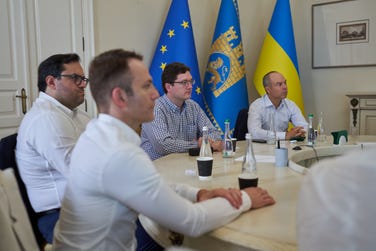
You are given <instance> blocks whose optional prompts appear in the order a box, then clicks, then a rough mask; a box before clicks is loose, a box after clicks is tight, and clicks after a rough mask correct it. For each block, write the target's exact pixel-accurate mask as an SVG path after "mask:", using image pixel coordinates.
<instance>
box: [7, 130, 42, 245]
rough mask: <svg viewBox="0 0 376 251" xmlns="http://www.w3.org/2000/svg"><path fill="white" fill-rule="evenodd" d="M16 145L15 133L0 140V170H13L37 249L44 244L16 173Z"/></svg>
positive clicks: (23, 187) (34, 215) (27, 198)
mask: <svg viewBox="0 0 376 251" xmlns="http://www.w3.org/2000/svg"><path fill="white" fill-rule="evenodd" d="M16 145H17V133H15V134H12V135H9V136H6V137H4V138H2V139H1V140H0V169H1V170H6V169H7V168H13V169H14V176H15V177H16V180H17V184H18V188H19V192H20V194H21V198H22V201H23V203H24V206H25V208H26V211H27V215H28V216H29V220H30V223H31V226H32V229H33V232H34V235H35V238H36V240H37V242H38V245H39V247H43V246H44V245H45V243H46V241H45V240H44V238H43V236H42V234H41V233H40V232H39V228H38V217H37V215H36V213H35V211H34V209H33V207H32V206H31V203H30V200H29V197H28V195H27V191H26V187H25V184H24V183H23V181H22V179H21V176H20V173H19V171H18V166H17V162H16V155H15V149H16Z"/></svg>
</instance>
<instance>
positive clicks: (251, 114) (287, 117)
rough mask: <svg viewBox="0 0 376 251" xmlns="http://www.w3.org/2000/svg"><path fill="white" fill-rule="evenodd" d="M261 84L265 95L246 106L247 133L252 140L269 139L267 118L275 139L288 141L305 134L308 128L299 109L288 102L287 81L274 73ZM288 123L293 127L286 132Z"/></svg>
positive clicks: (267, 76)
mask: <svg viewBox="0 0 376 251" xmlns="http://www.w3.org/2000/svg"><path fill="white" fill-rule="evenodd" d="M263 85H264V88H265V91H266V94H265V95H264V96H262V97H261V98H258V99H256V100H255V101H254V102H252V104H251V105H250V106H249V111H248V131H249V132H250V133H251V134H252V138H254V139H265V140H267V139H268V136H267V135H268V130H270V127H271V125H270V116H273V118H274V127H275V128H274V129H275V132H276V135H275V137H276V138H277V139H290V138H292V137H299V136H304V135H305V130H306V129H307V127H308V123H307V121H306V120H305V119H304V116H303V115H302V112H301V111H300V109H299V107H298V106H297V105H296V104H295V103H294V102H293V101H291V100H289V99H287V98H286V97H287V81H286V79H285V77H284V76H283V75H282V74H281V73H279V72H277V71H271V72H269V73H267V74H265V76H264V78H263ZM289 122H291V123H292V124H293V125H294V128H291V129H290V130H289V131H288V130H287V129H288V126H289Z"/></svg>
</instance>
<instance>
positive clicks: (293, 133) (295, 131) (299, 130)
mask: <svg viewBox="0 0 376 251" xmlns="http://www.w3.org/2000/svg"><path fill="white" fill-rule="evenodd" d="M305 133H306V132H305V131H304V127H303V126H297V127H294V128H291V130H290V131H288V132H286V136H285V138H286V139H291V138H292V137H304V136H305Z"/></svg>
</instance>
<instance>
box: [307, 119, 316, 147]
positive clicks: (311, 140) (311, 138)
mask: <svg viewBox="0 0 376 251" xmlns="http://www.w3.org/2000/svg"><path fill="white" fill-rule="evenodd" d="M314 143H315V129H313V114H312V113H311V114H309V115H308V138H307V144H308V145H310V146H313V145H314Z"/></svg>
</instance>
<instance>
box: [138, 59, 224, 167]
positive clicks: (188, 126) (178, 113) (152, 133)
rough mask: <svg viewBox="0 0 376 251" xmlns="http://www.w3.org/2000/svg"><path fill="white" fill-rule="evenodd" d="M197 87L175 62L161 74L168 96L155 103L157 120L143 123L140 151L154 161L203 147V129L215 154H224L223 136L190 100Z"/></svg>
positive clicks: (189, 75) (184, 69) (186, 71)
mask: <svg viewBox="0 0 376 251" xmlns="http://www.w3.org/2000/svg"><path fill="white" fill-rule="evenodd" d="M194 83H195V81H194V79H192V75H191V73H190V68H189V67H188V66H186V65H184V64H182V63H178V62H175V63H171V64H168V65H167V66H166V67H165V69H164V71H163V74H162V84H163V90H164V92H165V94H164V95H163V96H162V97H160V98H158V99H157V100H156V102H155V107H154V117H155V118H154V120H153V121H152V122H150V123H144V124H143V125H142V131H141V139H142V144H141V147H142V148H143V149H144V150H145V151H146V152H147V153H148V154H149V156H150V158H151V159H152V160H155V159H158V158H160V157H162V156H165V155H167V154H170V153H176V152H188V149H190V148H195V147H200V146H201V140H202V128H203V127H204V126H207V127H208V132H209V138H210V145H211V147H212V148H213V150H214V151H221V150H222V147H223V146H222V139H221V135H220V132H219V131H218V130H217V129H216V128H215V127H214V126H213V124H212V123H211V121H210V120H209V118H208V117H207V116H206V114H205V112H204V111H203V110H202V109H201V107H200V106H199V104H197V103H196V102H195V101H193V100H192V99H190V98H191V93H192V88H193V85H194Z"/></svg>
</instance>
